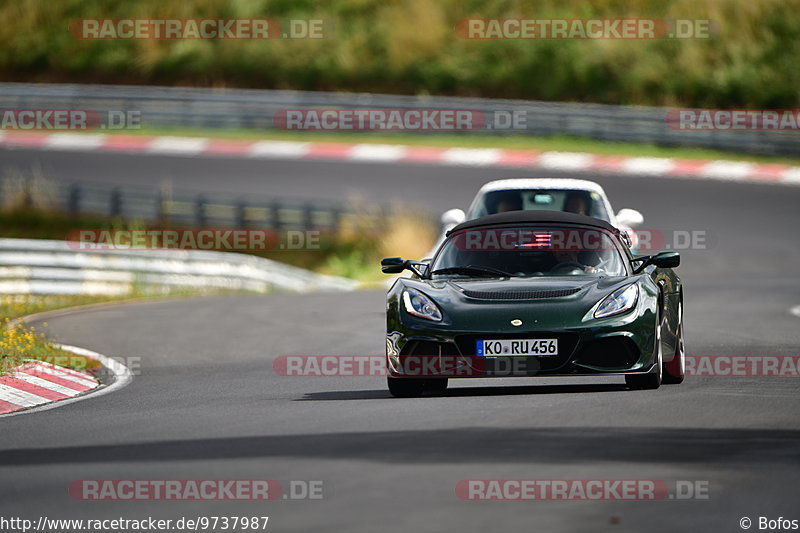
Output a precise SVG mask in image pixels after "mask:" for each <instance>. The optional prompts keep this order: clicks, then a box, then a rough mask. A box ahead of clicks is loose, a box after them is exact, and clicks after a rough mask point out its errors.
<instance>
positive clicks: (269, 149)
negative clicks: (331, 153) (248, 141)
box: [247, 141, 311, 158]
mask: <svg viewBox="0 0 800 533" xmlns="http://www.w3.org/2000/svg"><path fill="white" fill-rule="evenodd" d="M310 150H311V146H310V143H304V142H288V141H286V142H284V141H260V142H255V143H253V145H252V146H250V149H249V150H248V153H247V155H248V156H249V157H289V158H294V157H304V156H305V155H306V154H308V152H309V151H310Z"/></svg>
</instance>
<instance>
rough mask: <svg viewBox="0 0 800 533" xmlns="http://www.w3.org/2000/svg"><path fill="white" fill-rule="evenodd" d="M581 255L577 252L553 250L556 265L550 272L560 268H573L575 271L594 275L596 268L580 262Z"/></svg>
mask: <svg viewBox="0 0 800 533" xmlns="http://www.w3.org/2000/svg"><path fill="white" fill-rule="evenodd" d="M581 255H583V254H579V253H578V251H577V250H554V251H553V257H554V258H555V260H556V264H555V266H554V267H553V268H551V269H550V271H551V272H552V271H554V270H557V269H559V268H560V267H566V266H573V267H574V268H576V269H581V270H583V271H584V272H585V273H586V274H595V273H596V272H597V267H595V266H593V265H587V264H586V262H585V261H581Z"/></svg>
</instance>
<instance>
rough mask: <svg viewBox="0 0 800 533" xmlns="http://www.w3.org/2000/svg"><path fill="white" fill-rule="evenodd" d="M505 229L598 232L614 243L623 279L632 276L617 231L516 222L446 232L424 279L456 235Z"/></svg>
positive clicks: (622, 243) (430, 276)
mask: <svg viewBox="0 0 800 533" xmlns="http://www.w3.org/2000/svg"><path fill="white" fill-rule="evenodd" d="M598 220H599V219H598ZM507 228H525V229H529V228H530V229H544V230H556V229H568V230H589V231H598V232H600V233H602V234H604V235H605V236H607V237H608V238H609V239H611V241H612V242H613V243H614V248H615V250H616V253H617V254H619V259H620V262H621V263H622V267H623V268H624V270H625V274H624V275H623V276H624V277H629V276H631V275H633V266H632V265H631V260H632V258H633V255H632V254H631V251H630V250H629V249H628V247H627V246H625V243H624V242H623V241H622V239H621V237H620V232H619V230H615V231H609V230H608V229H606V228H603V227H600V226H590V225H584V224H566V223H557V224H552V223H539V222H528V223H524V222H523V223H519V222H517V223H513V224H492V225H486V226H478V227H472V228H465V229H463V230H460V231H458V232H453V231H449V232H447V235H446V237H445V239H444V240H443V241H442V243H441V244H440V245H439V247H438V248H437V249H436V253H435V254H433V257H431V259H430V261H428V262H427V265H426V270H425V272H424V274H425V279H433V277H432V276H433V271H434V268H433V266H434V265H435V264H436V262H437V261H438V260H439V256H440V255H441V253H442V250H444V247H445V246H447V244H449V243H450V241H451V240H452V239H453V238H454V237H455V236H456V235H458V234H460V233H462V232H465V231H470V230H484V229H486V230H502V229H507ZM460 266H467V265H460ZM438 275H440V276H442V279H446V278H447V277H449V276H447V275H445V274H438ZM503 277H506V276H497V277H496V278H485V279H501V278H503ZM551 277H556V276H551ZM570 277H575V278H579V277H580V278H584V277H589V278H596V277H598V276H592V275H588V274H587V275H586V276H578V275H576V276H570ZM600 277H602V276H600ZM510 278H514V279H531V278H535V279H547V276H525V277H523V276H510Z"/></svg>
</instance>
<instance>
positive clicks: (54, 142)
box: [44, 133, 106, 150]
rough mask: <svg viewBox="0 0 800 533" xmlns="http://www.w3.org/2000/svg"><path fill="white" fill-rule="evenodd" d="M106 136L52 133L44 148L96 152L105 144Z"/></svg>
mask: <svg viewBox="0 0 800 533" xmlns="http://www.w3.org/2000/svg"><path fill="white" fill-rule="evenodd" d="M105 140H106V136H105V135H75V134H71V133H52V134H50V135H48V137H47V141H46V142H45V144H44V146H45V147H46V148H54V149H57V150H95V149H97V148H100V147H101V146H102V145H103V143H105Z"/></svg>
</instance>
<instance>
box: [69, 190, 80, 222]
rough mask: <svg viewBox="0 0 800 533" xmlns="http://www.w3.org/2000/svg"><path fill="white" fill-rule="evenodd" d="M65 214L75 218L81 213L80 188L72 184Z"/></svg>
mask: <svg viewBox="0 0 800 533" xmlns="http://www.w3.org/2000/svg"><path fill="white" fill-rule="evenodd" d="M67 212H68V213H69V214H70V215H71V216H73V217H77V216H78V215H79V214H80V212H81V188H80V186H79V185H76V184H74V183H73V184H72V185H70V187H69V196H68V197H67Z"/></svg>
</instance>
